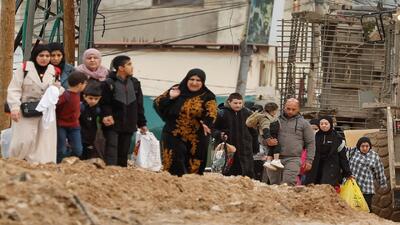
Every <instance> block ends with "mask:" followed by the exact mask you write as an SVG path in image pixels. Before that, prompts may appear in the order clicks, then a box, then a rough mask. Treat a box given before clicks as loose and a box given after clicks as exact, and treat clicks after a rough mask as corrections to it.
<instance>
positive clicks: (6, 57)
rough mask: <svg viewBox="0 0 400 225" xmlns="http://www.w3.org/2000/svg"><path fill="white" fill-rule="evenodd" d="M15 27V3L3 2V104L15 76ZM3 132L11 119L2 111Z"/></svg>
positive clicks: (0, 43)
mask: <svg viewBox="0 0 400 225" xmlns="http://www.w3.org/2000/svg"><path fill="white" fill-rule="evenodd" d="M14 27H15V1H14V0H12V1H9V0H2V1H1V22H0V32H1V33H0V34H1V38H0V52H1V54H0V62H1V63H0V72H1V75H0V76H1V78H0V88H1V95H0V103H1V104H3V103H5V102H6V99H7V87H8V84H9V83H10V80H11V77H12V74H13V57H14ZM0 111H1V112H0V115H1V128H0V129H1V130H3V129H5V128H7V127H9V125H10V118H9V117H8V116H7V115H6V114H5V113H4V110H0Z"/></svg>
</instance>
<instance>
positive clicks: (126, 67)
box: [118, 60, 133, 75]
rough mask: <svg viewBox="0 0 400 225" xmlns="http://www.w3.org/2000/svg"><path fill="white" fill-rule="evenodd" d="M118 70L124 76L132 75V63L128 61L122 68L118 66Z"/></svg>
mask: <svg viewBox="0 0 400 225" xmlns="http://www.w3.org/2000/svg"><path fill="white" fill-rule="evenodd" d="M118 70H120V71H121V72H123V73H124V74H127V75H132V74H133V64H132V61H130V60H129V61H128V62H127V63H125V65H124V66H120V67H119V68H118Z"/></svg>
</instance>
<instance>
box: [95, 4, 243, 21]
mask: <svg viewBox="0 0 400 225" xmlns="http://www.w3.org/2000/svg"><path fill="white" fill-rule="evenodd" d="M244 5H247V4H237V5H232V6H226V7H218V8H211V9H205V10H196V11H192V12H184V13H175V14H169V15H163V16H153V17H146V18H141V19H134V20H123V21H115V22H112V23H107V24H108V25H114V24H125V23H130V22H137V21H146V20H153V19H160V18H168V17H174V16H180V15H188V14H189V15H190V14H197V13H202V12H214V11H215V12H219V11H224V10H228V9H234V8H238V7H239V6H244ZM102 14H103V15H104V13H103V12H102Z"/></svg>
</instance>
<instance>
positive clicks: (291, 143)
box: [278, 114, 315, 163]
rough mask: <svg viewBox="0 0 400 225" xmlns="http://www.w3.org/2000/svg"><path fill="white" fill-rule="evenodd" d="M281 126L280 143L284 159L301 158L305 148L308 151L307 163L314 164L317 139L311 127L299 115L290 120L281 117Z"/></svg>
mask: <svg viewBox="0 0 400 225" xmlns="http://www.w3.org/2000/svg"><path fill="white" fill-rule="evenodd" d="M279 123H280V125H281V127H280V131H279V135H278V142H279V144H280V145H281V148H282V152H281V156H282V157H301V153H302V151H303V148H305V149H306V150H307V162H308V163H312V161H313V160H314V155H315V137H314V131H313V129H312V128H311V125H310V124H309V123H308V122H307V121H306V120H305V119H304V118H303V117H302V116H301V115H300V114H299V115H296V116H294V117H291V118H288V117H286V116H285V114H282V115H280V116H279Z"/></svg>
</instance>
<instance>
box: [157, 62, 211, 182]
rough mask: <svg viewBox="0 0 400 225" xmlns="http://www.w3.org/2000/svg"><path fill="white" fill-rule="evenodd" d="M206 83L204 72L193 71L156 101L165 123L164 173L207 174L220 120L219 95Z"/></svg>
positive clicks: (163, 136)
mask: <svg viewBox="0 0 400 225" xmlns="http://www.w3.org/2000/svg"><path fill="white" fill-rule="evenodd" d="M205 81H206V74H205V73H204V71H203V70H201V69H192V70H190V71H189V72H188V73H187V75H186V77H185V78H184V79H183V80H182V82H181V83H180V84H177V85H174V86H173V87H171V88H170V89H169V90H167V91H166V92H164V94H162V95H160V96H158V97H157V98H156V99H155V100H154V108H155V110H156V111H157V113H158V115H159V116H160V117H161V119H162V120H163V121H164V122H165V125H164V128H163V132H162V140H161V142H162V156H163V166H164V170H166V171H169V172H170V173H171V174H173V175H177V176H182V175H184V174H188V173H197V174H203V172H204V169H205V166H206V160H207V149H208V143H209V137H210V134H211V128H212V126H213V124H214V122H215V120H216V118H217V103H216V100H215V95H214V94H213V93H212V92H211V91H210V90H209V89H208V88H207V87H206V86H205Z"/></svg>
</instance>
